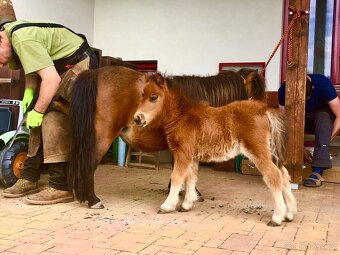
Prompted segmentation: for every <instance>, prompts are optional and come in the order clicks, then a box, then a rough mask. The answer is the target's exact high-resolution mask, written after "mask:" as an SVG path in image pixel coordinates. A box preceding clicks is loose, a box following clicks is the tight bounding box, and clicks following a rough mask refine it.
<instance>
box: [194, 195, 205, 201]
mask: <svg viewBox="0 0 340 255" xmlns="http://www.w3.org/2000/svg"><path fill="white" fill-rule="evenodd" d="M196 201H197V202H204V198H203V197H202V196H199V197H198V198H197V200H196Z"/></svg>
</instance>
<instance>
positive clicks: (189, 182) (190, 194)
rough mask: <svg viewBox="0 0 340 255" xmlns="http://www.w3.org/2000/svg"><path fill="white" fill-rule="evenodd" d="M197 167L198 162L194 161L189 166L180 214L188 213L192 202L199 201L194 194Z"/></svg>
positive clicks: (195, 193)
mask: <svg viewBox="0 0 340 255" xmlns="http://www.w3.org/2000/svg"><path fill="white" fill-rule="evenodd" d="M198 166H199V162H197V161H194V162H193V163H192V166H191V171H190V172H188V175H187V179H186V186H185V188H186V189H185V197H184V201H183V203H182V205H181V209H180V211H181V212H187V211H189V210H190V209H191V208H192V207H193V205H194V201H196V200H197V199H199V197H198V194H197V192H196V183H197V172H198Z"/></svg>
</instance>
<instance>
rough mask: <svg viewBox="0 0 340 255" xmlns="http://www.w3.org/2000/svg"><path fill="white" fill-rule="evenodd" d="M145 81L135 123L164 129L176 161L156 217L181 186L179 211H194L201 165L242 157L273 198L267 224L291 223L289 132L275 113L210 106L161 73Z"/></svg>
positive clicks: (255, 105) (253, 104) (170, 206)
mask: <svg viewBox="0 0 340 255" xmlns="http://www.w3.org/2000/svg"><path fill="white" fill-rule="evenodd" d="M145 79H146V80H145V83H144V84H145V85H144V86H145V87H144V89H143V97H142V101H141V102H140V104H139V106H138V109H137V111H136V113H135V115H134V120H135V123H136V124H137V125H139V126H141V127H145V126H148V125H150V126H160V127H162V128H163V130H164V133H165V134H166V138H167V142H168V145H169V148H170V150H171V151H172V153H173V157H174V169H173V172H172V174H171V188H170V193H169V195H168V197H167V199H166V200H165V202H164V203H163V204H162V205H161V207H160V210H159V213H167V212H171V211H174V210H176V206H177V203H178V200H179V199H178V194H179V191H180V189H181V186H182V184H184V183H185V185H186V194H185V197H184V200H183V203H182V204H181V209H180V210H181V211H188V210H190V209H191V208H192V207H193V202H194V201H195V200H196V199H197V194H196V191H195V186H196V181H197V172H198V165H199V161H205V162H209V161H226V160H228V159H230V158H233V157H235V156H237V155H239V154H243V155H245V156H246V157H248V158H249V159H250V160H251V161H253V162H254V164H255V166H256V167H257V168H258V169H259V171H260V172H261V173H262V175H263V179H264V181H265V183H266V184H267V186H268V187H269V189H270V191H271V192H272V194H273V197H274V202H275V209H274V214H273V216H272V219H271V221H270V222H269V223H268V225H270V226H279V225H280V224H281V223H282V221H284V220H287V221H291V220H293V216H294V213H295V212H296V202H295V198H294V196H293V194H292V192H291V188H290V183H289V181H290V176H289V174H288V172H287V170H286V168H285V167H284V166H283V164H282V163H283V159H284V153H285V148H286V144H287V132H286V126H285V121H284V117H283V114H282V113H281V112H280V111H279V110H276V109H272V108H269V107H267V106H266V105H265V104H264V103H261V102H258V101H253V100H247V101H237V102H233V103H231V104H228V105H226V106H223V107H217V108H214V107H210V106H208V105H207V104H203V103H197V102H193V101H191V100H190V99H188V98H186V97H185V96H183V95H182V94H181V93H179V92H178V91H177V90H176V89H172V88H169V87H168V86H167V83H166V81H165V79H164V78H163V77H162V76H161V75H160V74H155V75H150V76H149V77H146V78H145Z"/></svg>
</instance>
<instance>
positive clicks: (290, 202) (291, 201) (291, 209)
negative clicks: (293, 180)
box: [280, 166, 297, 221]
mask: <svg viewBox="0 0 340 255" xmlns="http://www.w3.org/2000/svg"><path fill="white" fill-rule="evenodd" d="M280 170H281V172H282V178H283V197H284V200H285V202H286V206H287V212H286V215H285V220H286V221H292V220H293V218H294V214H295V213H296V212H297V206H296V200H295V197H294V195H293V193H292V189H291V187H290V182H289V181H290V176H289V174H288V171H287V169H286V168H285V167H284V166H282V167H281V169H280Z"/></svg>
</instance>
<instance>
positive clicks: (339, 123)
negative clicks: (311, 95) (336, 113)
mask: <svg viewBox="0 0 340 255" xmlns="http://www.w3.org/2000/svg"><path fill="white" fill-rule="evenodd" d="M339 131H340V117H337V118H335V120H334V122H333V131H332V137H331V140H332V139H333V138H334V137H335V136H336V135H337V134H338V133H339Z"/></svg>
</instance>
